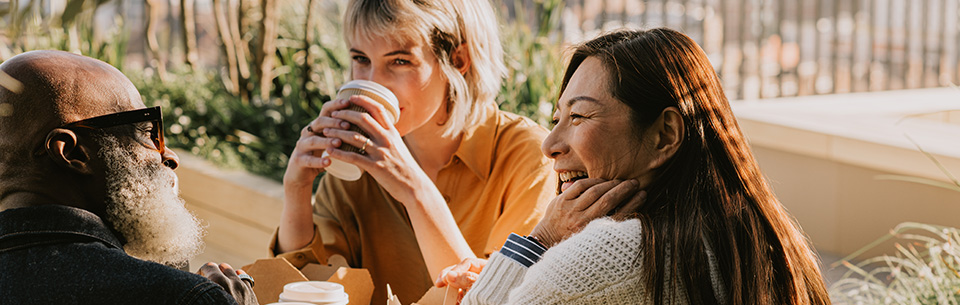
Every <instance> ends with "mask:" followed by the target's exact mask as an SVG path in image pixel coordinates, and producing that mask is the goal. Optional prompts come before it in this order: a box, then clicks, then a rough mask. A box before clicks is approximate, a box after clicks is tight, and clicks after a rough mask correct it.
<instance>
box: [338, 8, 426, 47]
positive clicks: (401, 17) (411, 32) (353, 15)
mask: <svg viewBox="0 0 960 305" xmlns="http://www.w3.org/2000/svg"><path fill="white" fill-rule="evenodd" d="M418 11H419V9H418V8H417V7H416V6H412V5H405V1H350V4H349V5H348V6H347V10H346V12H345V13H344V16H343V20H344V23H343V37H344V40H345V41H346V42H347V45H353V40H354V39H355V38H357V37H366V38H367V39H371V38H383V39H386V40H390V41H393V42H396V43H399V44H400V45H410V44H423V43H424V42H426V41H429V37H430V36H429V31H428V30H427V28H428V26H429V25H428V24H426V22H424V20H423V18H418V17H417V12H418Z"/></svg>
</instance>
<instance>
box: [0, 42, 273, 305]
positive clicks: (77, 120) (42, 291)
mask: <svg viewBox="0 0 960 305" xmlns="http://www.w3.org/2000/svg"><path fill="white" fill-rule="evenodd" d="M178 162H179V160H178V158H177V156H176V155H175V154H174V153H173V152H172V151H170V150H169V149H168V148H166V147H165V146H164V145H163V123H162V121H161V118H160V109H159V107H153V108H146V107H145V106H144V104H143V102H142V101H141V99H140V94H139V93H138V92H137V89H136V88H135V87H134V86H133V84H132V83H131V82H130V81H129V80H128V79H127V78H126V77H125V76H124V75H123V74H122V73H120V71H118V70H117V69H115V68H113V67H111V66H110V65H108V64H106V63H103V62H101V61H98V60H95V59H91V58H87V57H83V56H80V55H75V54H72V53H66V52H60V51H34V52H28V53H23V54H20V55H17V56H15V57H13V58H10V59H9V60H7V61H6V62H4V63H3V64H2V65H0V304H237V303H239V304H256V303H257V301H256V297H255V296H254V295H253V290H252V289H251V287H250V286H249V284H247V281H244V280H241V279H240V277H238V273H237V271H235V270H233V269H232V268H231V267H230V266H228V265H226V264H223V265H219V266H218V265H216V264H213V263H210V264H207V265H204V266H203V267H201V268H200V271H199V272H198V273H199V274H202V276H201V275H198V274H193V273H189V272H185V271H180V270H177V269H174V268H170V267H167V266H166V265H170V264H174V263H178V262H184V261H186V260H187V259H189V258H190V257H192V256H194V255H196V254H197V253H198V252H199V251H200V249H201V247H202V241H201V237H202V234H203V230H202V228H201V226H200V225H199V223H198V221H197V220H196V218H194V217H193V215H192V214H190V213H189V212H188V211H187V210H186V209H185V208H184V205H183V201H182V199H180V197H179V195H178V193H177V186H176V184H177V178H176V175H175V174H174V172H173V170H174V169H175V168H177V165H178ZM165 264H166V265H165ZM241 276H242V275H241Z"/></svg>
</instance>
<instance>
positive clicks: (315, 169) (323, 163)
mask: <svg viewBox="0 0 960 305" xmlns="http://www.w3.org/2000/svg"><path fill="white" fill-rule="evenodd" d="M349 106H350V102H349V101H348V100H346V99H335V100H332V101H329V102H326V103H324V104H323V107H321V108H320V115H319V116H317V118H316V119H314V120H313V121H311V122H310V123H309V124H307V126H306V127H304V128H303V129H302V130H300V139H299V140H297V145H296V148H294V150H293V153H291V154H290V159H289V160H288V161H287V170H286V172H284V175H283V184H284V185H300V186H304V187H312V186H313V179H314V178H316V177H317V175H319V174H320V173H321V172H322V171H323V169H324V168H326V167H327V166H330V159H329V158H323V157H321V155H322V153H323V152H324V151H326V150H327V149H330V148H336V147H340V145H342V143H343V141H342V140H341V139H338V138H335V137H327V136H325V135H324V134H323V133H322V132H323V130H325V129H331V128H335V129H343V130H346V129H348V128H350V123H349V122H347V121H344V120H341V119H337V118H333V117H331V116H330V113H332V112H334V111H338V110H341V109H346V108H347V107H349Z"/></svg>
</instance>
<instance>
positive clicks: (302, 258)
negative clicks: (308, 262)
mask: <svg viewBox="0 0 960 305" xmlns="http://www.w3.org/2000/svg"><path fill="white" fill-rule="evenodd" d="M296 258H297V259H298V260H304V259H306V256H304V255H303V253H297V255H296Z"/></svg>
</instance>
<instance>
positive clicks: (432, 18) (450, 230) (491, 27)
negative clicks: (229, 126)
mask: <svg viewBox="0 0 960 305" xmlns="http://www.w3.org/2000/svg"><path fill="white" fill-rule="evenodd" d="M498 30H499V29H498V26H497V22H496V17H495V15H494V12H493V9H492V7H491V6H490V3H488V2H487V1H485V0H482V1H470V0H463V1H460V0H455V1H448V0H427V1H412V0H387V1H368V0H356V1H350V2H349V4H348V6H347V10H346V13H345V15H344V37H345V39H346V41H347V45H348V46H349V48H350V55H351V57H352V63H351V74H352V77H353V78H354V79H364V80H370V81H374V82H377V83H380V84H382V85H384V86H385V87H387V88H388V89H390V90H391V91H393V92H394V94H396V96H397V97H398V99H399V102H400V113H401V114H400V119H399V121H398V122H397V124H396V126H390V125H389V124H386V123H385V120H384V117H385V116H384V114H385V110H384V109H383V108H382V106H380V105H379V104H377V103H376V102H373V101H372V100H370V99H368V98H366V97H359V96H354V97H352V98H350V99H349V100H339V99H338V100H333V101H331V102H328V103H326V104H325V105H324V106H323V108H322V111H321V113H320V115H319V117H318V118H317V119H315V120H314V121H313V122H311V123H310V124H309V125H308V126H306V127H304V129H303V131H302V133H301V138H300V140H299V141H298V143H297V147H296V149H295V150H294V151H293V153H292V155H291V157H290V161H289V164H288V167H287V171H286V173H285V175H284V191H285V198H284V209H283V213H282V219H281V223H280V226H279V229H278V234H277V238H276V242H275V243H274V244H273V246H272V247H273V251H274V253H276V254H278V255H279V256H283V257H286V258H288V259H289V260H290V261H291V262H293V263H294V264H295V265H302V264H305V263H308V262H325V261H326V260H327V259H328V258H330V257H331V256H342V257H343V258H345V259H346V261H347V262H348V263H349V264H350V265H351V266H353V267H362V268H367V269H369V270H370V272H371V274H372V275H373V279H374V284H375V289H376V290H375V292H374V296H373V299H374V300H382V299H384V298H385V297H386V293H385V288H386V284H388V283H389V284H390V285H391V287H392V288H393V291H394V292H395V293H396V294H397V295H398V296H399V297H400V299H401V300H404V301H405V302H411V301H415V300H417V298H419V297H420V296H421V295H422V294H423V293H424V292H425V291H426V290H427V289H429V288H430V285H431V283H432V279H433V278H436V277H437V276H438V275H439V273H440V271H441V270H442V268H443V267H446V266H449V265H452V264H455V263H457V262H459V261H461V260H463V259H466V258H471V257H486V256H488V255H489V254H490V253H493V252H494V251H497V250H498V249H499V247H500V246H501V245H502V244H503V242H504V241H505V240H506V238H507V236H508V235H509V234H510V232H529V231H530V230H532V228H533V227H534V226H535V225H536V223H537V222H538V221H539V219H540V218H541V217H542V215H543V210H544V208H545V206H546V203H547V202H548V201H549V200H550V198H552V197H553V196H554V195H555V188H556V184H555V183H556V181H557V178H556V175H555V174H554V173H553V170H552V163H551V162H550V160H549V159H548V158H545V157H544V156H542V155H541V154H540V152H539V145H540V142H541V141H542V140H543V138H544V137H545V136H546V134H547V131H546V130H545V129H544V128H542V127H540V126H538V125H536V124H535V123H533V122H532V121H530V120H529V119H526V118H523V117H520V116H517V115H515V114H510V113H505V112H502V111H499V110H498V109H497V105H496V103H495V101H494V99H495V96H496V94H497V92H499V90H500V81H501V78H502V76H503V74H504V71H505V68H504V65H503V59H502V56H503V51H502V49H501V46H500V41H499V37H498V36H497V33H498ZM350 104H354V105H358V106H361V107H363V108H365V109H367V110H368V111H369V114H364V113H360V112H356V111H350V110H346V108H347V107H348V105H350ZM351 124H352V125H356V126H358V127H360V128H361V129H363V130H364V131H365V132H366V133H367V134H368V135H369V136H364V135H362V134H360V133H356V132H352V131H349V130H348V128H347V127H349V126H350V125H351ZM344 143H346V144H351V145H354V146H356V147H365V151H366V154H356V153H352V152H348V151H344V150H340V149H338V147H339V146H340V145H342V144H344ZM323 151H326V152H327V153H328V154H329V157H321V152H323ZM331 158H332V159H338V160H342V161H345V162H348V163H352V164H355V165H357V166H358V167H360V168H361V169H363V170H364V171H365V174H364V175H363V176H362V177H361V178H360V180H358V181H344V180H340V179H338V178H335V177H333V176H331V175H324V176H323V177H322V178H321V180H320V185H319V188H318V190H317V191H316V194H315V196H314V195H313V194H312V190H311V186H312V183H313V181H314V179H315V178H316V177H317V175H319V174H320V173H321V172H323V169H324V168H325V167H326V166H328V165H329V164H330V161H331V160H330V159H331ZM311 196H314V197H313V198H314V199H315V204H314V205H312V206H311Z"/></svg>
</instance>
